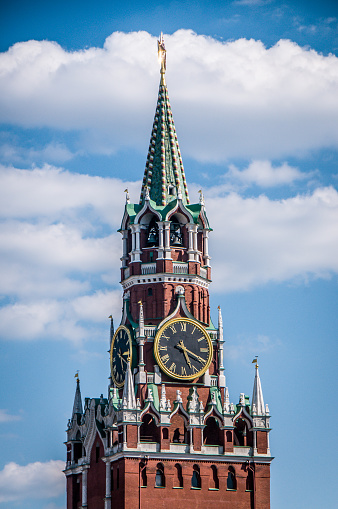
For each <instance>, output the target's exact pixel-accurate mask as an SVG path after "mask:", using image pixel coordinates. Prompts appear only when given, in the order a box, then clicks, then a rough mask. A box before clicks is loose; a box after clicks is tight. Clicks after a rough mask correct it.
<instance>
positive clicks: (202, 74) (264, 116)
mask: <svg viewBox="0 0 338 509" xmlns="http://www.w3.org/2000/svg"><path fill="white" fill-rule="evenodd" d="M165 40H166V47H167V50H168V59H167V60H168V71H167V81H168V83H169V92H170V96H171V99H172V104H173V112H174V118H175V122H176V127H177V129H178V134H179V139H180V143H181V146H182V149H183V154H185V155H186V156H190V157H193V158H196V159H199V160H203V161H222V160H226V159H228V158H230V157H247V158H256V159H257V158H260V159H261V158H279V157H285V156H286V155H290V154H300V153H304V152H305V151H309V150H313V149H319V148H322V147H331V146H335V147H337V145H338V134H337V129H336V123H337V122H336V121H337V115H338V59H337V57H335V56H334V55H328V56H323V55H321V54H319V53H317V52H316V51H314V50H309V49H308V48H301V47H299V46H298V45H297V44H296V43H294V42H291V41H288V40H281V41H279V42H278V43H277V44H276V45H275V46H273V47H271V48H266V47H265V46H264V45H263V44H262V43H261V42H260V41H255V40H253V39H251V40H245V39H239V40H236V41H231V42H226V43H223V42H220V41H217V40H215V39H213V38H211V37H205V36H202V35H196V34H194V33H193V32H191V31H188V30H179V31H177V32H175V33H174V34H173V35H167V36H165ZM182 48H184V51H182ZM158 82H159V70H158V63H157V58H156V39H155V38H154V37H152V36H150V35H149V34H148V33H146V32H137V33H135V32H133V33H128V34H124V33H120V32H115V33H113V34H112V35H111V36H109V37H108V38H107V39H106V42H105V44H104V47H103V48H89V49H87V50H83V51H76V52H67V51H65V50H64V49H62V48H61V47H60V46H59V45H58V44H56V43H53V42H48V41H40V42H39V41H28V42H24V43H17V44H15V45H14V46H13V47H11V48H10V49H9V50H8V51H7V52H5V53H2V54H1V55H0V110H1V111H2V121H3V122H10V123H13V124H17V125H20V126H27V127H34V126H39V127H43V126H47V127H51V128H53V127H56V128H60V129H67V130H69V129H73V130H77V131H78V132H80V134H81V136H80V138H81V139H82V147H81V149H83V150H89V151H93V152H102V153H112V152H114V151H116V150H118V149H120V148H121V147H124V146H132V147H134V148H139V149H141V150H144V147H145V146H146V143H147V139H148V138H149V136H150V130H151V122H152V118H153V114H154V106H155V105H154V102H155V97H156V91H157V87H158ZM135 83H137V87H136V86H135ZM66 150H67V149H66Z"/></svg>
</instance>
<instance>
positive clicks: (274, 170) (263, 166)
mask: <svg viewBox="0 0 338 509" xmlns="http://www.w3.org/2000/svg"><path fill="white" fill-rule="evenodd" d="M312 175H313V173H307V174H306V173H302V172H301V171H299V170H298V168H294V167H293V166H289V165H288V163H282V164H281V165H280V166H275V167H274V166H273V165H272V164H271V161H252V162H251V163H250V164H249V166H248V167H247V168H246V169H244V170H239V169H238V168H237V167H236V166H235V165H234V164H231V165H230V166H229V171H228V173H226V174H225V175H224V177H225V178H226V179H229V180H235V181H239V182H241V183H243V184H245V185H251V184H256V185H257V186H261V187H274V186H282V185H289V184H292V183H293V182H294V181H296V180H304V179H307V178H310V177H311V176H312Z"/></svg>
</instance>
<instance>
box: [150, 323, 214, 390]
mask: <svg viewBox="0 0 338 509" xmlns="http://www.w3.org/2000/svg"><path fill="white" fill-rule="evenodd" d="M154 353H155V358H156V361H157V363H158V365H159V366H160V368H161V369H162V371H164V372H165V373H167V375H169V376H171V377H172V378H178V379H180V380H193V379H195V378H198V377H200V376H202V375H203V373H205V371H206V370H207V369H208V367H209V366H210V362H211V359H212V342H211V339H210V337H209V334H208V333H207V331H206V330H205V329H204V328H203V327H202V326H201V325H200V324H199V323H197V322H195V321H194V320H190V319H188V318H175V319H173V320H170V321H169V322H167V323H165V324H164V325H163V327H161V329H160V330H159V331H158V332H157V334H156V337H155V342H154Z"/></svg>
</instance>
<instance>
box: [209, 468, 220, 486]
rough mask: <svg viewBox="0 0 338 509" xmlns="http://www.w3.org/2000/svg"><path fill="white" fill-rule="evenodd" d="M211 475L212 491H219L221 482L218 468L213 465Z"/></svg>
mask: <svg viewBox="0 0 338 509" xmlns="http://www.w3.org/2000/svg"><path fill="white" fill-rule="evenodd" d="M210 468H211V475H210V488H211V489H212V490H218V489H219V480H218V475H217V467H216V466H215V465H211V467H210Z"/></svg>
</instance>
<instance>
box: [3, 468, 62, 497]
mask: <svg viewBox="0 0 338 509" xmlns="http://www.w3.org/2000/svg"><path fill="white" fill-rule="evenodd" d="M64 467H65V463H64V461H61V460H56V461H55V460H51V461H48V462H46V463H40V462H36V463H29V464H28V465H25V466H21V465H18V464H17V463H14V462H11V463H8V464H7V465H5V467H4V469H3V470H1V471H0V503H4V502H16V501H20V500H22V501H25V500H29V499H43V498H46V499H48V498H53V497H58V496H60V495H62V493H64V491H65V476H64V474H63V472H62V470H63V469H64Z"/></svg>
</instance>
